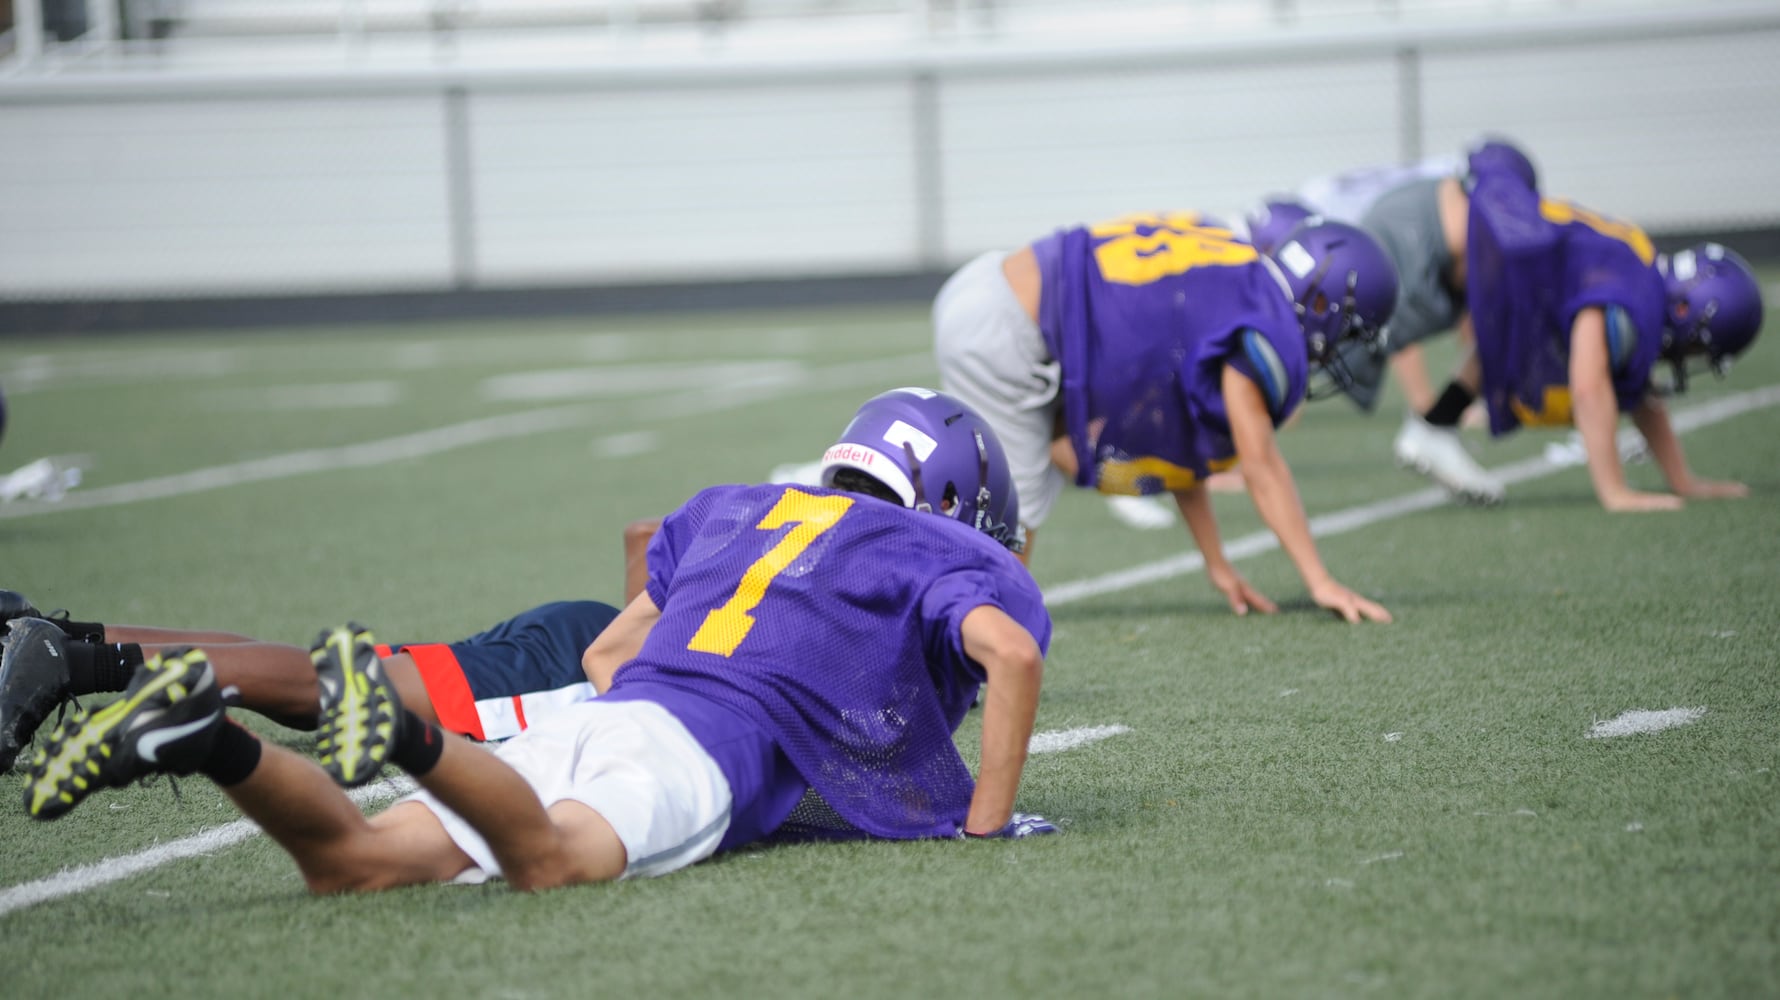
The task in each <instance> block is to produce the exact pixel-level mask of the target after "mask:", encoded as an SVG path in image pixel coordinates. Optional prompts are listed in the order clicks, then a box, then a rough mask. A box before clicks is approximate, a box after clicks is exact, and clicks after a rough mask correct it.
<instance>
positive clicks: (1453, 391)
mask: <svg viewBox="0 0 1780 1000" xmlns="http://www.w3.org/2000/svg"><path fill="white" fill-rule="evenodd" d="M1476 399H1477V394H1476V393H1474V392H1472V391H1471V390H1469V389H1467V388H1465V387H1464V386H1462V385H1460V384H1458V383H1457V382H1448V383H1447V384H1446V391H1445V392H1443V393H1441V394H1440V399H1439V400H1438V401H1436V402H1435V403H1434V407H1433V409H1430V410H1429V411H1428V412H1427V413H1426V414H1424V415H1423V416H1422V419H1423V420H1426V421H1427V422H1428V423H1430V424H1432V425H1434V426H1435V427H1457V426H1458V425H1459V418H1460V417H1463V416H1464V415H1465V409H1466V408H1467V407H1469V406H1470V405H1471V403H1472V402H1473V401H1475V400H1476Z"/></svg>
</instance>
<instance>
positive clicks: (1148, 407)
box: [1032, 212, 1309, 493]
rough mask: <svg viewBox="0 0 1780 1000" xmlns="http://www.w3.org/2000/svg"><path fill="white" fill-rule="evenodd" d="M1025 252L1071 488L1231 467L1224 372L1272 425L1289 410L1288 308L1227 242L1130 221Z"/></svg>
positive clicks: (1212, 229) (1144, 485) (1186, 478)
mask: <svg viewBox="0 0 1780 1000" xmlns="http://www.w3.org/2000/svg"><path fill="white" fill-rule="evenodd" d="M1032 249H1033V252H1034V254H1036V255H1037V257H1038V261H1039V267H1040V271H1041V274H1042V279H1043V286H1042V292H1041V295H1040V303H1039V328H1040V329H1041V330H1042V331H1043V333H1044V337H1045V343H1046V344H1047V345H1048V346H1049V347H1050V350H1051V356H1052V357H1054V358H1056V359H1057V361H1058V362H1060V364H1061V367H1062V370H1063V375H1062V381H1063V385H1062V390H1061V395H1062V399H1063V416H1064V421H1065V425H1066V427H1067V429H1068V431H1069V437H1070V441H1071V443H1072V444H1073V445H1074V447H1075V453H1076V460H1077V463H1078V464H1077V468H1078V472H1077V474H1076V484H1077V485H1079V486H1095V487H1098V488H1099V489H1100V490H1101V492H1103V493H1159V492H1162V491H1164V490H1186V489H1192V488H1193V487H1194V486H1197V485H1198V484H1199V483H1200V482H1202V481H1203V480H1204V479H1205V477H1206V476H1208V475H1210V474H1211V473H1212V472H1215V471H1217V470H1220V469H1226V468H1229V467H1230V466H1232V465H1234V464H1235V462H1236V446H1235V442H1234V441H1233V440H1232V439H1231V431H1230V421H1229V417H1228V414H1227V412H1226V410H1225V408H1224V395H1223V388H1222V382H1221V379H1222V377H1223V370H1224V366H1225V365H1235V366H1236V368H1237V370H1238V371H1240V372H1242V373H1243V374H1244V375H1245V376H1247V377H1248V378H1250V379H1252V380H1253V381H1254V382H1255V384H1256V385H1258V386H1259V387H1260V388H1261V392H1262V395H1263V397H1264V398H1265V399H1266V400H1267V408H1268V411H1269V413H1270V414H1271V416H1272V418H1273V422H1274V425H1275V426H1278V425H1279V424H1280V423H1281V422H1283V421H1284V420H1285V419H1286V417H1288V416H1290V415H1291V413H1292V411H1293V410H1295V409H1297V407H1298V404H1299V403H1300V402H1302V401H1303V399H1304V387H1305V381H1306V379H1307V378H1308V375H1309V372H1308V369H1309V361H1308V357H1307V355H1306V351H1305V346H1304V335H1303V332H1302V331H1301V329H1300V328H1299V325H1298V319H1297V316H1296V315H1295V313H1294V312H1293V309H1292V301H1291V296H1290V294H1289V293H1288V292H1287V290H1286V287H1285V283H1284V280H1283V278H1282V277H1281V276H1280V275H1279V273H1278V271H1277V269H1276V268H1275V267H1274V265H1273V262H1272V261H1270V260H1268V259H1267V258H1266V257H1264V256H1263V255H1261V254H1260V253H1259V251H1257V250H1256V249H1255V248H1254V247H1253V246H1251V245H1249V244H1248V243H1246V242H1244V241H1242V240H1240V239H1237V238H1236V237H1235V236H1234V235H1233V234H1232V232H1231V231H1230V230H1229V229H1226V228H1223V227H1220V226H1213V225H1210V224H1208V223H1206V222H1204V221H1203V220H1201V218H1200V217H1199V216H1197V215H1194V214H1191V213H1181V212H1171V213H1153V214H1145V215H1132V216H1126V217H1124V218H1119V219H1114V220H1111V221H1109V222H1103V223H1099V224H1098V225H1094V226H1086V227H1080V228H1075V229H1067V230H1061V231H1059V232H1057V233H1055V234H1053V235H1051V236H1048V237H1046V238H1044V239H1041V240H1039V241H1038V242H1036V243H1034V244H1033V245H1032Z"/></svg>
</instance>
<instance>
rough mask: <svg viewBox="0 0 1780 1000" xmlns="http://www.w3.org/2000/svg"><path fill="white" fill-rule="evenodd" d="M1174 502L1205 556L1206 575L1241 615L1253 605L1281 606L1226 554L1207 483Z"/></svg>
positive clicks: (1272, 609) (1264, 609)
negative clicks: (1231, 562)
mask: <svg viewBox="0 0 1780 1000" xmlns="http://www.w3.org/2000/svg"><path fill="white" fill-rule="evenodd" d="M1174 503H1175V506H1177V507H1179V508H1180V516H1181V520H1182V521H1185V522H1186V524H1187V531H1188V532H1190V533H1191V534H1192V536H1193V542H1194V544H1196V545H1198V546H1199V554H1200V555H1201V556H1203V557H1204V559H1205V578H1206V579H1208V580H1210V581H1211V585H1212V586H1214V587H1216V588H1217V589H1218V591H1219V592H1220V593H1222V594H1223V595H1224V599H1225V600H1227V601H1229V602H1230V610H1231V611H1234V612H1236V613H1237V614H1238V615H1246V614H1248V612H1249V609H1250V608H1254V609H1255V610H1257V611H1260V612H1262V613H1263V614H1269V615H1270V614H1273V613H1274V612H1275V611H1278V610H1279V606H1278V605H1276V604H1274V603H1273V602H1272V601H1270V600H1268V599H1267V595H1266V594H1263V593H1261V592H1260V591H1258V590H1256V589H1255V588H1254V587H1252V586H1250V585H1249V582H1248V581H1247V580H1245V579H1243V578H1242V574H1240V573H1238V572H1236V567H1234V566H1232V565H1230V560H1229V558H1228V557H1227V556H1225V555H1224V540H1223V538H1222V537H1221V536H1220V535H1219V533H1218V519H1217V514H1216V513H1215V512H1214V511H1213V510H1212V509H1211V496H1210V491H1209V490H1208V489H1206V488H1205V487H1204V486H1203V485H1201V486H1196V487H1194V488H1193V489H1190V490H1182V491H1180V492H1177V493H1176V494H1175V495H1174Z"/></svg>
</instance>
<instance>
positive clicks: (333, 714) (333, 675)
mask: <svg viewBox="0 0 1780 1000" xmlns="http://www.w3.org/2000/svg"><path fill="white" fill-rule="evenodd" d="M376 645H377V640H376V639H375V638H373V637H372V635H371V632H370V630H369V629H367V628H365V627H364V626H363V625H358V624H355V623H350V622H349V623H347V624H346V625H343V626H341V627H339V628H335V629H329V630H327V631H325V632H322V633H321V634H320V635H318V636H316V638H315V645H313V646H311V647H309V660H310V662H311V663H314V664H315V673H316V677H317V678H318V679H319V680H320V681H321V725H320V727H319V733H318V736H317V739H316V741H315V752H316V754H317V756H318V760H319V762H320V764H321V766H322V768H323V770H325V771H327V772H328V774H329V776H331V777H332V778H333V779H334V781H335V782H336V783H338V784H340V785H341V786H343V787H345V788H355V787H357V786H359V785H362V784H364V783H365V782H367V781H370V780H371V779H372V778H375V777H377V772H378V771H380V770H382V769H383V763H384V761H385V760H387V759H388V757H389V752H390V750H391V749H392V748H393V747H394V746H395V742H396V735H397V733H396V727H397V726H398V725H400V724H401V719H402V701H401V699H400V698H398V697H397V696H396V689H395V686H394V685H393V684H391V683H390V682H389V675H388V674H385V673H384V672H383V661H382V660H381V659H379V658H378V656H377V650H376V648H375V647H376Z"/></svg>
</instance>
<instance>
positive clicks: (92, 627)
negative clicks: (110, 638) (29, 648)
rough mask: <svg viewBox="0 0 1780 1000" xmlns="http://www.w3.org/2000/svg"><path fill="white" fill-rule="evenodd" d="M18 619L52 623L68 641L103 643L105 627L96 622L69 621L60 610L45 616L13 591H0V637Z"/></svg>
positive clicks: (65, 613) (64, 612) (29, 601)
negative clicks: (37, 619)
mask: <svg viewBox="0 0 1780 1000" xmlns="http://www.w3.org/2000/svg"><path fill="white" fill-rule="evenodd" d="M20 618H41V619H43V620H44V621H48V622H54V623H55V624H56V625H57V626H58V627H60V628H61V630H62V634H63V635H65V636H67V637H68V638H70V639H81V640H84V641H86V642H104V641H105V626H104V625H101V624H100V623H98V622H76V621H69V620H68V612H66V611H61V610H57V611H51V612H50V613H49V614H47V615H46V614H44V613H43V612H41V611H39V610H37V608H36V606H34V605H33V604H32V603H31V600H30V598H28V597H26V596H25V595H23V594H21V593H19V592H17V591H13V590H0V635H5V634H6V630H7V628H8V627H10V626H11V624H12V623H13V622H14V621H17V620H18V619H20Z"/></svg>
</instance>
